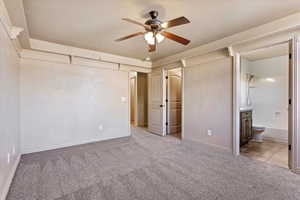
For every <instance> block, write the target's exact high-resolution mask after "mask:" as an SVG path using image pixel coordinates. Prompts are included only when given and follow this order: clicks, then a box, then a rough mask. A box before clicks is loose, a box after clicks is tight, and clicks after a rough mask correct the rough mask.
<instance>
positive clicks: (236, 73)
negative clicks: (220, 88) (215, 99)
mask: <svg viewBox="0 0 300 200" xmlns="http://www.w3.org/2000/svg"><path fill="white" fill-rule="evenodd" d="M297 41H298V38H297V36H295V37H293V38H291V39H289V40H286V41H281V42H279V43H275V44H272V45H268V46H263V47H260V48H255V49H252V50H247V51H246V52H234V55H233V154H234V155H236V156H238V155H240V104H241V102H240V96H241V79H240V72H241V55H243V54H245V53H249V52H253V51H257V50H261V49H265V48H270V47H272V46H276V45H279V44H283V43H287V44H288V43H292V44H293V45H292V49H290V52H289V53H290V54H291V55H292V71H291V75H289V81H290V79H292V86H293V89H292V90H293V95H292V98H291V100H292V105H291V106H292V115H293V118H292V119H289V121H290V120H292V130H289V136H288V137H289V139H291V140H292V141H291V143H290V145H291V152H289V153H291V156H289V167H290V169H291V170H292V171H299V172H300V170H299V169H300V166H297V165H298V163H299V161H298V157H299V153H298V149H299V144H298V141H299V139H298V136H299V127H298V124H297V123H295V122H297V121H298V119H300V108H299V106H298V102H299V100H300V93H299V92H298V90H299V87H298V85H300V70H298V67H299V66H298V65H299V57H298V55H299V52H298V51H299V49H298V47H297ZM289 62H290V61H289ZM290 159H292V160H290Z"/></svg>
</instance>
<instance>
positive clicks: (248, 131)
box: [240, 111, 253, 146]
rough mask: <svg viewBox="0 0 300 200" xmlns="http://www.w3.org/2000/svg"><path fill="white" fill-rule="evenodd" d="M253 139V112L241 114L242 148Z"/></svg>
mask: <svg viewBox="0 0 300 200" xmlns="http://www.w3.org/2000/svg"><path fill="white" fill-rule="evenodd" d="M252 138H253V132H252V112H251V111H246V112H241V113H240V146H242V145H244V144H247V143H248V142H249V141H250V140H251V139H252Z"/></svg>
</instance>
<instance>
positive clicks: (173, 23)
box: [161, 17, 190, 28]
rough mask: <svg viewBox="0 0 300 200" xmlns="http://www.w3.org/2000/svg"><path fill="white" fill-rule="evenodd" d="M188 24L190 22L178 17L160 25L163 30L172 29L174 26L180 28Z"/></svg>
mask: <svg viewBox="0 0 300 200" xmlns="http://www.w3.org/2000/svg"><path fill="white" fill-rule="evenodd" d="M188 23H190V21H189V20H188V19H187V18H185V17H178V18H176V19H172V20H170V21H168V22H164V23H162V25H161V26H162V27H163V28H171V27H174V26H180V25H183V24H188Z"/></svg>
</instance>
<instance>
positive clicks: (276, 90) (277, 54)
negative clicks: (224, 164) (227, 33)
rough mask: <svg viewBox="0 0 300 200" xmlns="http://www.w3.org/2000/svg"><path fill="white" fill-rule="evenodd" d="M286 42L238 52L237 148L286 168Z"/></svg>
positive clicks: (288, 134)
mask: <svg viewBox="0 0 300 200" xmlns="http://www.w3.org/2000/svg"><path fill="white" fill-rule="evenodd" d="M290 55H291V52H290V47H289V43H287V42H286V43H282V44H278V45H275V46H271V47H268V48H263V49H258V50H255V51H251V52H247V53H244V54H241V57H240V77H239V80H240V81H239V84H240V85H239V86H238V87H239V88H240V90H239V97H238V98H240V99H239V108H238V109H239V121H238V122H237V123H239V127H240V131H239V147H240V148H239V150H240V153H241V154H242V155H244V156H248V157H251V158H253V159H256V160H260V161H264V162H267V163H270V164H274V165H278V166H281V167H285V168H288V167H289V166H290V161H289V153H290V152H289V141H290V139H291V138H290V137H291V130H290V126H291V118H290V117H289V115H290V114H291V112H292V110H291V105H290V100H291V88H293V87H292V82H291V81H290V78H291V65H290V63H291V62H290V59H291V56H290Z"/></svg>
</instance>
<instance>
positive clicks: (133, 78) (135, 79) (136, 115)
mask: <svg viewBox="0 0 300 200" xmlns="http://www.w3.org/2000/svg"><path fill="white" fill-rule="evenodd" d="M132 80H133V81H134V101H135V104H134V124H133V125H134V126H135V127H136V126H137V125H138V111H137V110H138V106H137V104H138V102H137V100H138V99H137V75H136V76H133V77H129V91H130V93H129V96H130V101H129V102H130V104H129V107H130V120H129V121H130V124H131V114H132V113H131V103H132V101H133V99H132V98H131V92H132V88H131V81H132Z"/></svg>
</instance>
